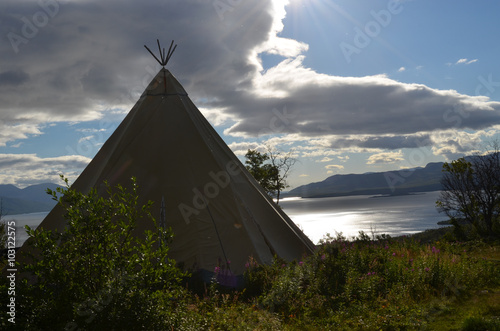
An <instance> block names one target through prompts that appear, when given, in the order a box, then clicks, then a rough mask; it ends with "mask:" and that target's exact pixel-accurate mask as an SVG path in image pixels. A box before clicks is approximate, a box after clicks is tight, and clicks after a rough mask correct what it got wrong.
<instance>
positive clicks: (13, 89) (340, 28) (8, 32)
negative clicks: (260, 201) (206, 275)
mask: <svg viewBox="0 0 500 331" xmlns="http://www.w3.org/2000/svg"><path fill="white" fill-rule="evenodd" d="M498 13H500V2H498V1H481V2H477V1H474V2H473V1H466V0H440V1H430V0H406V1H405V0H389V1H386V0H380V1H379V0H358V1H353V0H267V1H263V0H168V1H162V0H142V1H132V0H121V1H118V0H72V1H62V0H61V1H57V0H38V1H25V0H2V1H1V3H0V38H1V42H0V184H14V185H16V186H18V187H21V188H22V187H26V186H28V185H33V184H39V183H45V182H55V183H60V180H59V175H60V174H64V175H65V176H67V177H68V178H69V179H70V180H74V179H76V177H77V176H78V175H79V174H80V173H81V171H82V170H83V169H84V168H85V166H86V165H87V164H88V163H89V162H90V161H91V159H92V157H93V156H94V155H95V154H96V153H97V151H98V150H99V148H100V147H101V146H102V144H103V143H104V142H105V141H106V139H107V138H108V137H109V136H110V135H111V134H112V133H113V131H114V129H115V128H116V127H117V126H118V124H119V123H120V122H121V120H122V119H123V118H124V117H125V115H126V114H127V113H128V111H129V110H130V109H131V108H132V107H133V105H134V104H135V102H136V101H137V99H138V98H139V96H140V94H141V93H142V92H143V90H144V88H145V87H146V86H147V84H148V83H149V82H150V81H151V79H152V78H153V77H154V76H155V74H156V73H157V72H158V70H159V69H160V68H161V67H160V65H159V64H158V63H156V61H155V60H154V59H153V58H152V57H151V55H150V54H149V53H148V52H147V51H146V50H145V48H144V47H143V45H145V44H146V45H148V46H149V47H150V48H152V49H156V39H157V38H159V39H160V41H161V43H162V45H163V46H164V47H166V48H168V46H169V44H170V41H171V40H175V43H176V44H177V45H178V46H177V48H176V50H175V53H174V54H173V56H172V58H171V60H170V62H169V63H168V65H167V69H169V70H170V71H171V72H172V73H173V75H174V76H175V77H176V78H177V79H178V80H179V81H180V83H181V84H182V85H183V86H184V88H185V89H186V91H187V92H188V93H189V96H190V98H191V99H192V100H193V101H194V103H195V104H196V105H197V106H198V108H199V109H200V110H201V111H202V113H203V114H204V115H205V116H206V117H207V119H208V120H209V121H210V123H211V124H212V125H213V126H214V127H215V129H216V130H217V132H218V133H219V134H220V135H221V136H222V138H223V139H224V141H225V142H226V143H227V144H228V145H229V147H230V148H231V149H232V150H233V151H234V153H235V154H236V155H238V156H239V157H240V159H241V160H244V154H245V153H246V151H247V150H248V149H258V150H261V151H263V150H264V148H265V146H271V147H272V148H274V149H275V150H276V151H282V152H284V153H286V152H292V153H293V155H294V157H295V158H296V159H297V162H296V164H295V166H294V168H293V170H292V172H291V174H290V177H289V185H290V187H291V188H293V187H297V186H299V185H302V184H306V183H310V182H316V181H322V180H324V179H325V178H327V177H328V176H332V175H334V174H348V173H365V172H378V171H393V170H398V169H405V168H414V167H420V166H425V165H426V164H427V163H429V162H440V161H451V160H453V159H457V158H459V157H462V156H464V155H468V154H472V153H477V152H481V151H484V150H486V149H487V146H488V144H489V143H491V142H492V141H495V140H496V139H498V137H499V132H500V131H499V130H500V66H499V65H498V59H500V43H499V42H498V36H499V34H500V20H498ZM173 157H174V158H175V157H176V156H173ZM178 157H182V156H178Z"/></svg>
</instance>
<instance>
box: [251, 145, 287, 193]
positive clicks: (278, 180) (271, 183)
mask: <svg viewBox="0 0 500 331" xmlns="http://www.w3.org/2000/svg"><path fill="white" fill-rule="evenodd" d="M266 150H267V153H260V152H258V151H256V150H250V149H249V150H248V152H247V153H246V154H245V158H246V161H245V164H246V168H247V170H248V171H249V172H250V174H251V175H252V176H253V177H254V178H255V179H256V180H257V181H258V182H259V184H260V186H262V188H263V189H264V190H265V191H266V192H267V194H269V196H271V197H276V202H277V203H279V200H280V196H281V192H282V191H283V189H285V188H287V187H288V185H287V183H286V180H287V178H288V175H289V173H290V171H291V169H292V167H293V165H294V164H295V162H296V161H297V160H296V159H295V158H293V157H292V153H293V152H292V151H290V152H288V153H286V154H285V153H283V152H280V151H277V150H276V149H273V148H272V147H271V146H266ZM266 161H268V162H269V163H265V162H266Z"/></svg>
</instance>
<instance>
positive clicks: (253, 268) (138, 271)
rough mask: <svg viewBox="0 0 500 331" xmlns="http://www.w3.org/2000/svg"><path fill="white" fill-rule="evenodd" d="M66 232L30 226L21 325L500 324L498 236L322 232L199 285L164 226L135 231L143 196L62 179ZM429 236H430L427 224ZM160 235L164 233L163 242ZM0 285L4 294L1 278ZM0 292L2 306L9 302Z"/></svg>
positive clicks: (142, 216) (20, 292) (143, 213)
mask: <svg viewBox="0 0 500 331" xmlns="http://www.w3.org/2000/svg"><path fill="white" fill-rule="evenodd" d="M59 193H63V194H64V198H63V199H61V198H58V197H57V193H56V192H51V194H53V196H54V197H55V198H58V199H60V203H61V204H62V205H63V206H64V210H65V213H66V214H65V217H66V219H68V224H67V229H66V231H65V232H64V233H61V232H57V231H47V230H38V231H31V230H30V231H29V233H30V236H31V237H32V238H31V244H32V245H33V248H34V249H35V252H37V253H36V254H35V255H33V256H32V257H31V260H30V261H29V262H28V263H23V265H22V269H23V271H26V272H29V273H30V274H31V277H30V278H29V279H30V281H29V282H28V281H27V280H24V281H23V282H22V283H20V284H19V285H18V288H17V290H16V292H17V296H16V302H17V303H18V306H17V309H18V310H17V314H16V315H17V319H16V325H15V326H14V328H12V326H13V325H11V324H8V322H6V320H5V319H4V318H5V316H2V319H0V325H1V327H0V328H4V329H5V328H6V327H9V329H16V328H17V329H19V330H143V329H145V330H146V329H147V330H171V329H174V330H256V329H258V330H317V329H322V330H353V329H356V330H426V329H427V330H447V329H455V330H457V329H459V330H460V329H462V330H484V329H489V330H499V329H500V318H499V316H500V273H499V272H498V270H499V263H500V244H499V243H498V242H488V243H485V242H482V241H468V242H457V241H451V240H450V241H448V240H444V239H443V238H450V236H445V237H442V238H440V239H436V238H434V239H432V242H429V243H422V242H420V241H419V240H417V239H415V238H412V237H407V238H404V237H403V238H390V237H389V236H384V235H382V236H378V237H377V238H370V237H369V236H368V235H366V234H364V233H363V232H360V234H359V236H358V237H357V238H352V239H351V240H347V239H346V238H345V237H343V236H342V235H341V234H339V235H337V236H336V237H335V238H333V237H329V236H328V237H326V238H324V240H323V241H322V243H321V245H319V246H318V249H317V250H316V251H315V252H314V254H312V255H311V256H307V257H304V258H303V259H302V260H301V261H294V262H287V261H283V260H280V259H276V260H275V261H274V263H273V264H272V265H259V264H258V263H256V261H255V260H253V259H250V260H249V261H248V263H247V270H246V272H245V275H244V288H242V289H239V290H232V289H227V288H224V287H223V286H221V285H219V284H218V283H217V279H218V277H217V276H218V275H217V272H218V270H215V272H216V274H215V276H214V278H213V282H212V283H211V284H208V285H207V286H206V287H205V290H204V291H201V292H199V291H198V292H195V291H193V290H190V289H189V287H185V286H182V285H181V284H183V283H182V279H183V278H184V277H185V276H186V275H185V274H184V273H182V272H181V271H180V270H179V269H178V268H177V267H176V266H175V263H174V261H172V260H169V259H168V242H169V241H170V240H171V238H172V233H171V232H170V231H169V230H165V229H162V228H161V227H158V226H155V229H154V230H153V231H148V232H146V233H144V235H139V236H135V233H134V230H136V228H137V224H138V222H142V221H146V220H149V221H152V222H153V223H154V224H155V221H154V219H153V218H152V216H151V214H150V213H149V208H150V204H148V205H146V206H138V203H137V187H136V185H135V183H132V191H131V192H128V191H127V190H125V189H124V188H122V187H120V186H119V187H117V188H115V189H111V188H109V187H108V193H107V198H102V197H100V196H98V195H97V192H95V191H91V192H89V194H86V195H83V194H80V193H77V192H73V191H71V190H63V191H61V192H59ZM425 234H426V237H431V236H430V234H429V233H427V231H426V233H425ZM162 240H166V242H164V243H163V244H161V243H160V242H161V241H162ZM2 281H5V277H3V279H2ZM2 287H3V288H1V289H0V290H1V291H2V293H5V288H6V285H5V284H2ZM5 304H6V302H5V299H4V298H3V296H2V305H4V307H5Z"/></svg>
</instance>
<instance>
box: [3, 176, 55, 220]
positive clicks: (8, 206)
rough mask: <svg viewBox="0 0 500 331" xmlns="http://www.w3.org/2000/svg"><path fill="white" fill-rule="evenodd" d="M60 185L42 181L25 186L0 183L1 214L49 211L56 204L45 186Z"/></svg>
mask: <svg viewBox="0 0 500 331" xmlns="http://www.w3.org/2000/svg"><path fill="white" fill-rule="evenodd" d="M57 187H61V186H60V185H57V184H54V183H42V184H36V185H31V186H28V187H25V188H22V189H21V188H18V187H17V186H15V185H12V184H1V185H0V199H1V202H2V204H1V214H2V215H3V216H6V215H16V214H28V213H37V212H45V211H50V210H51V209H52V208H54V206H55V205H56V204H57V201H54V200H52V197H51V196H50V195H48V194H47V192H46V190H47V188H50V189H52V190H55V189H56V188H57Z"/></svg>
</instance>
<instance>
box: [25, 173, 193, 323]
mask: <svg viewBox="0 0 500 331" xmlns="http://www.w3.org/2000/svg"><path fill="white" fill-rule="evenodd" d="M65 182H66V184H67V183H68V181H67V179H65ZM106 186H107V194H106V197H103V196H100V195H99V194H98V192H97V190H96V189H92V190H91V191H90V192H89V193H88V194H83V193H80V192H77V191H75V190H72V189H70V188H69V186H68V185H67V187H66V188H58V189H57V191H52V190H50V189H49V190H48V193H49V194H50V195H52V197H53V199H55V200H58V202H59V204H60V205H61V206H62V207H63V208H64V212H65V214H64V217H65V218H66V220H67V223H66V228H65V229H64V231H50V230H45V229H43V228H39V229H37V230H33V229H31V228H29V227H27V232H28V234H29V236H30V239H29V241H28V244H30V249H29V250H28V252H29V254H28V262H27V263H26V264H24V265H22V270H23V271H27V272H29V273H30V274H31V276H30V277H28V279H30V282H28V281H27V280H26V279H25V280H24V282H23V283H22V284H21V288H20V290H19V293H22V294H23V296H24V298H22V299H20V300H19V301H20V302H24V305H23V306H20V307H19V308H18V309H19V310H20V311H19V314H18V316H19V317H20V318H25V319H26V320H24V321H17V324H18V325H19V324H24V325H23V327H24V328H25V329H49V328H50V329H52V330H56V329H57V330H62V329H64V330H77V329H78V330H125V329H134V330H139V329H162V328H164V327H165V326H164V325H163V326H160V325H162V324H161V323H162V321H161V320H160V316H161V314H162V312H160V311H159V309H160V307H161V305H160V304H159V302H161V301H162V300H163V301H167V302H168V299H167V300H164V299H165V296H166V297H168V298H171V299H175V297H176V295H178V293H179V291H181V287H180V286H179V284H180V281H181V278H182V277H183V276H185V274H184V273H183V272H181V271H180V269H178V268H177V267H176V265H175V262H174V261H173V260H171V259H169V258H168V251H169V247H168V245H159V241H160V238H163V239H164V238H168V239H171V238H172V232H171V230H169V229H163V228H161V227H159V226H158V225H157V224H156V221H155V219H154V218H153V217H152V215H151V213H150V207H151V204H152V203H151V202H149V203H147V204H146V205H143V206H140V205H139V204H138V195H137V185H136V183H135V180H134V179H133V180H132V191H131V192H128V191H127V190H126V189H124V188H123V187H122V186H120V185H118V186H117V187H116V188H115V189H114V190H112V189H111V188H110V187H109V186H108V185H107V184H106ZM58 193H59V194H60V195H62V196H61V197H58ZM139 222H152V223H153V224H154V230H152V231H146V232H144V233H142V234H141V233H137V232H136V230H137V224H138V223H139ZM176 293H177V294H176ZM163 309H165V307H163ZM166 311H168V309H166ZM163 314H164V312H163Z"/></svg>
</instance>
